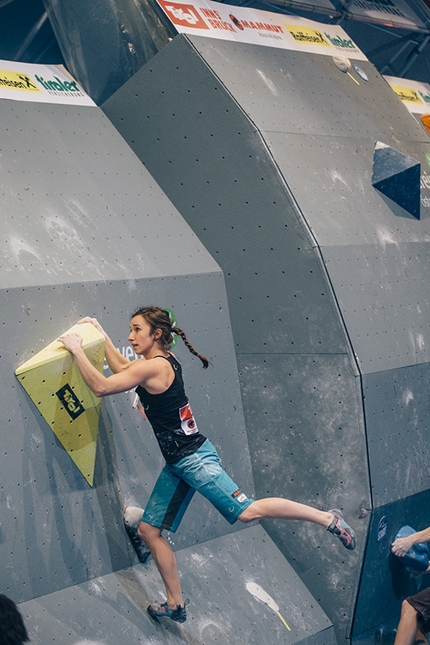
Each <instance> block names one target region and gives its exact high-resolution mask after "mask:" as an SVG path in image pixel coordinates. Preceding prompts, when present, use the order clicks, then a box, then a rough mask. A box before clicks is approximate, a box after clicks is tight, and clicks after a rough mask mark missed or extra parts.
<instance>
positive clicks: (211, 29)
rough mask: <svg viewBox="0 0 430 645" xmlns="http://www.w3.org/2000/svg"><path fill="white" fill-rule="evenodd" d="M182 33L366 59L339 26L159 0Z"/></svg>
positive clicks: (196, 1) (197, 0)
mask: <svg viewBox="0 0 430 645" xmlns="http://www.w3.org/2000/svg"><path fill="white" fill-rule="evenodd" d="M157 2H158V4H159V5H160V7H161V8H162V9H163V11H164V13H165V14H166V16H167V17H168V18H169V20H170V22H171V23H172V24H173V26H174V27H175V28H176V30H177V31H178V32H179V33H186V34H195V35H197V36H206V37H208V38H218V39H222V40H232V41H235V42H242V43H250V44H255V45H263V46H266V47H278V48H280V49H293V50H296V51H306V52H310V53H314V54H323V55H325V56H338V55H339V54H342V55H344V56H347V57H350V58H354V59H356V60H367V58H366V56H365V55H364V54H363V53H362V52H361V50H360V49H359V48H358V47H357V45H355V43H354V42H353V41H352V40H351V38H350V37H349V36H348V35H347V34H346V32H345V31H343V29H341V27H339V26H338V25H325V24H324V25H323V24H320V23H317V22H313V21H311V20H307V19H306V18H298V17H296V16H288V15H284V14H278V13H272V12H269V11H260V10H258V9H249V8H247V7H236V6H232V5H226V4H221V3H219V2H211V0H174V1H173V2H169V0H157Z"/></svg>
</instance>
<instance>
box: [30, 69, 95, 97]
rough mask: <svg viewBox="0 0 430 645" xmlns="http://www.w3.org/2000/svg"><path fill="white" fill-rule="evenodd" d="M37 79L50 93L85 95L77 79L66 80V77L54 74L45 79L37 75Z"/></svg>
mask: <svg viewBox="0 0 430 645" xmlns="http://www.w3.org/2000/svg"><path fill="white" fill-rule="evenodd" d="M35 79H36V81H37V82H38V83H39V84H40V85H41V86H42V87H43V88H44V89H45V90H47V91H48V92H49V93H50V94H52V92H55V94H66V93H67V94H69V93H71V94H79V95H80V96H85V95H84V94H83V92H82V91H81V89H80V88H79V87H78V84H77V83H76V81H66V80H65V79H61V78H58V76H54V78H52V79H49V80H47V79H44V78H43V76H38V75H37V74H36V75H35Z"/></svg>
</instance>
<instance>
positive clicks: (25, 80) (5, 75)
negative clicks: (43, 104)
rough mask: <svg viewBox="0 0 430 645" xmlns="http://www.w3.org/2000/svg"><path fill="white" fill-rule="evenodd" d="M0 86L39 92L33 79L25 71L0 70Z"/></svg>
mask: <svg viewBox="0 0 430 645" xmlns="http://www.w3.org/2000/svg"><path fill="white" fill-rule="evenodd" d="M0 88H4V89H8V90H21V91H23V92H39V93H40V92H41V90H40V88H39V87H38V86H37V84H36V83H35V82H34V80H33V79H32V78H31V77H30V76H29V75H28V74H26V73H25V72H10V71H8V70H5V69H1V70H0Z"/></svg>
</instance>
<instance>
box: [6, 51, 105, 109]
mask: <svg viewBox="0 0 430 645" xmlns="http://www.w3.org/2000/svg"><path fill="white" fill-rule="evenodd" d="M0 98H2V99H11V100H13V101H34V102H36V103H63V104H68V105H95V103H94V101H93V100H92V99H90V97H89V96H88V94H86V93H85V92H84V90H83V89H82V88H81V87H80V86H79V85H78V84H77V82H76V81H75V80H74V79H73V78H72V77H71V76H70V75H69V73H68V72H67V71H66V70H65V69H64V67H63V66H62V65H58V66H57V65H33V64H31V63H16V62H14V61H8V60H0Z"/></svg>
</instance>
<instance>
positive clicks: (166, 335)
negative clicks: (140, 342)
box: [132, 306, 209, 369]
mask: <svg viewBox="0 0 430 645" xmlns="http://www.w3.org/2000/svg"><path fill="white" fill-rule="evenodd" d="M135 316H143V317H144V318H145V320H146V322H147V323H148V325H149V326H150V328H151V332H152V333H154V332H155V330H156V329H159V330H160V331H161V336H160V338H159V341H160V344H161V346H162V348H163V349H164V350H165V351H166V352H167V351H169V348H170V345H171V344H172V343H173V336H172V334H177V335H178V336H180V337H181V338H182V340H183V341H184V343H185V346H186V347H187V348H188V350H189V351H190V352H191V353H192V354H194V356H197V357H198V358H199V359H200V360H201V362H202V363H203V367H204V368H205V369H206V368H207V367H208V365H209V361H208V359H207V358H206V356H203V354H199V353H198V352H196V350H195V349H194V347H193V346H192V345H191V343H190V342H189V340H188V338H187V337H186V336H185V334H184V332H183V331H182V329H179V328H178V327H175V325H174V323H172V319H171V318H170V314H169V312H168V311H167V310H166V309H161V308H160V307H154V306H150V307H141V308H140V309H137V311H135V312H134V314H133V315H132V318H134V317H135Z"/></svg>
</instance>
